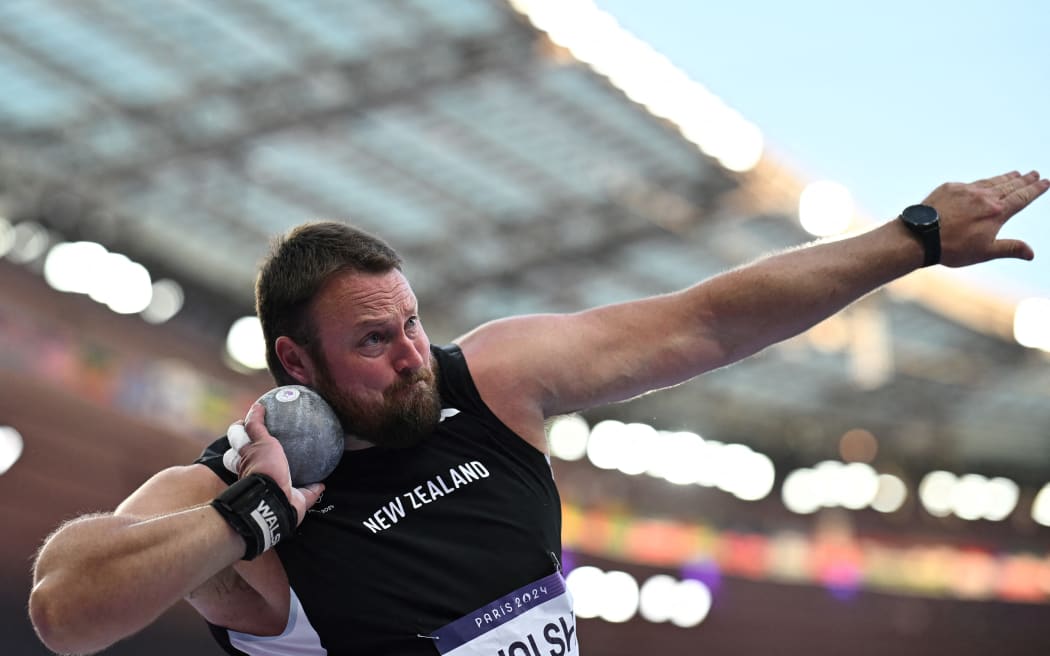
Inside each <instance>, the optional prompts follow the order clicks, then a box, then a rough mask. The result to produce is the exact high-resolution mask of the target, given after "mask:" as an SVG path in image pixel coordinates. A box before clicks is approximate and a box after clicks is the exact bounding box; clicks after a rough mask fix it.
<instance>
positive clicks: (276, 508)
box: [211, 474, 299, 560]
mask: <svg viewBox="0 0 1050 656" xmlns="http://www.w3.org/2000/svg"><path fill="white" fill-rule="evenodd" d="M211 505H212V507H213V508H215V510H217V511H218V512H219V514H220V515H222V518H223V519H225V520H226V521H227V523H229V525H230V526H231V527H233V530H235V531H237V534H238V535H240V536H241V537H242V538H244V544H245V550H244V560H252V559H253V558H255V557H256V556H258V555H259V554H261V553H263V552H264V551H266V550H268V549H269V548H270V547H273V546H274V545H276V544H277V543H278V542H280V541H281V540H287V539H290V538H291V537H292V535H293V534H294V531H295V526H296V524H298V522H299V514H298V513H297V512H296V511H295V508H294V507H292V504H291V503H289V502H288V498H287V497H285V496H284V492H282V491H281V488H280V486H279V485H277V482H276V481H274V480H273V479H272V478H270V477H269V476H267V475H265V474H252V475H250V476H247V477H245V478H242V479H241V480H239V481H237V482H236V483H234V484H233V485H231V486H230V487H228V488H226V491H225V492H223V493H222V494H220V495H219V496H218V497H216V498H215V500H214V501H212V502H211Z"/></svg>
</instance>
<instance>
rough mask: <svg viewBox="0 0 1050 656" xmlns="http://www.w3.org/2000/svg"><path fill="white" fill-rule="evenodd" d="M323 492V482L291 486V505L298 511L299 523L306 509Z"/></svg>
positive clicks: (304, 515)
mask: <svg viewBox="0 0 1050 656" xmlns="http://www.w3.org/2000/svg"><path fill="white" fill-rule="evenodd" d="M322 494H324V483H312V484H310V485H307V486H305V487H295V488H292V498H291V502H292V505H293V506H295V510H296V511H297V512H298V513H299V523H300V524H301V523H302V521H303V519H305V518H306V511H308V510H310V508H311V507H313V505H314V504H315V503H317V502H318V500H320V498H321V495H322Z"/></svg>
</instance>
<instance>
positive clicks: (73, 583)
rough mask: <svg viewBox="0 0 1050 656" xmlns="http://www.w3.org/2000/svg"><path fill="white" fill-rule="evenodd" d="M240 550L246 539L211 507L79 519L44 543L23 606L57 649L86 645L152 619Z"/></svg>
mask: <svg viewBox="0 0 1050 656" xmlns="http://www.w3.org/2000/svg"><path fill="white" fill-rule="evenodd" d="M243 554H244V541H243V540H242V539H241V538H240V537H239V536H238V535H237V534H236V533H235V532H234V531H233V530H232V529H231V528H230V527H229V525H228V524H227V523H226V522H225V520H223V519H222V518H221V517H220V516H219V514H218V513H217V512H216V511H215V510H214V509H213V508H211V507H210V506H208V505H204V506H199V507H195V508H191V509H188V510H184V511H180V512H176V513H172V514H169V515H163V516H160V517H156V518H153V519H147V520H138V519H136V518H132V517H128V516H121V515H101V516H96V517H89V518H85V519H81V520H77V521H74V522H71V523H70V524H67V525H66V526H64V527H63V528H61V529H60V530H59V531H58V532H56V533H55V534H54V535H53V536H52V537H51V538H49V540H48V541H47V543H46V544H45V545H44V547H43V548H42V550H41V552H40V554H39V556H38V559H37V563H36V567H35V570H34V587H33V591H32V594H31V596H30V603H29V610H30V615H31V617H32V620H33V624H34V626H36V628H37V632H38V633H39V634H40V637H41V639H42V640H43V641H44V643H45V644H46V645H47V646H48V647H49V648H51V649H53V650H55V651H58V652H77V653H83V652H92V651H97V650H100V649H103V648H105V647H106V646H108V645H110V644H112V643H114V642H116V641H117V640H120V639H122V638H124V637H127V636H129V635H131V634H133V633H135V632H137V631H139V630H141V629H143V628H145V627H146V626H147V625H148V624H150V623H151V622H153V621H154V620H155V619H156V618H157V617H159V616H160V615H161V614H162V613H163V612H164V611H166V610H167V609H169V608H170V607H171V606H172V605H174V604H175V603H176V602H177V601H178V600H179V599H181V598H182V597H184V596H186V595H187V594H189V592H191V591H192V590H194V589H196V588H197V587H199V586H200V585H201V584H203V583H204V582H205V581H207V580H208V579H209V578H211V577H212V576H214V575H215V574H216V573H218V572H219V571H221V570H222V569H224V568H225V567H228V566H229V565H230V564H232V563H234V562H236V561H237V560H238V559H239V558H240V557H241V556H242V555H243Z"/></svg>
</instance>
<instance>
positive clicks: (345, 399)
mask: <svg viewBox="0 0 1050 656" xmlns="http://www.w3.org/2000/svg"><path fill="white" fill-rule="evenodd" d="M317 362H318V363H319V366H318V380H317V381H316V383H315V387H316V389H317V392H318V393H319V394H320V395H321V396H322V397H324V398H325V400H327V401H328V404H329V405H330V406H332V409H333V410H334V411H335V414H336V416H337V417H339V421H340V423H341V424H342V426H343V430H344V431H345V432H346V433H347V434H349V435H353V436H355V437H358V438H360V439H362V440H365V441H368V442H371V443H372V444H374V445H376V446H380V447H386V448H392V449H403V448H407V447H411V446H415V445H417V444H419V443H420V442H422V441H423V440H424V439H426V438H427V437H428V436H429V435H430V434H431V433H432V432H433V430H434V428H435V427H436V426H437V425H438V422H439V421H440V420H441V396H440V394H439V393H438V387H437V375H436V374H435V371H436V367H435V362H434V360H433V358H431V363H430V368H429V369H420V370H419V371H416V372H413V373H412V374H409V375H405V376H402V377H401V378H399V379H398V380H397V381H395V382H394V384H393V385H391V386H390V387H388V388H386V389H385V390H383V400H382V401H381V402H380V403H378V404H376V403H371V402H362V401H361V400H360V399H356V398H354V397H352V396H351V395H349V394H347V393H346V392H345V391H343V390H342V389H340V388H339V387H338V386H337V385H336V384H335V383H334V382H333V380H332V376H331V372H330V371H329V370H328V364H327V363H326V362H325V361H324V358H319V359H318V360H317Z"/></svg>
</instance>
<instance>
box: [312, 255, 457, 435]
mask: <svg viewBox="0 0 1050 656" xmlns="http://www.w3.org/2000/svg"><path fill="white" fill-rule="evenodd" d="M312 312H313V315H314V321H315V323H316V326H317V334H318V342H319V343H317V344H311V348H310V352H311V358H312V360H313V362H314V365H315V366H314V372H313V373H314V375H313V381H312V384H313V387H314V388H316V389H317V391H318V392H319V393H320V394H321V395H322V396H324V397H325V399H327V400H328V402H329V404H330V405H331V406H332V408H333V409H334V410H335V412H336V414H337V415H338V416H339V419H340V420H341V421H342V423H343V427H344V428H345V429H346V431H347V432H348V433H349V434H351V435H353V436H355V437H358V438H360V439H363V440H366V441H368V442H371V443H372V444H375V445H377V446H386V447H407V446H412V445H414V444H417V443H419V442H420V441H421V440H422V439H423V438H425V437H426V436H427V435H429V434H430V432H431V431H432V430H433V429H434V427H435V426H436V425H437V423H438V421H439V419H440V416H441V400H440V397H439V395H438V391H437V382H436V376H435V368H434V363H433V360H432V356H431V354H430V340H429V339H428V338H427V335H426V333H425V332H424V331H423V326H422V324H421V323H420V321H419V317H418V310H417V307H416V298H415V295H414V294H413V293H412V289H411V287H409V285H408V281H407V280H406V279H405V277H404V275H402V274H401V272H400V271H397V270H394V271H391V272H389V273H384V274H365V273H356V272H348V273H344V274H339V275H337V276H335V277H334V278H333V279H332V280H329V281H328V283H327V284H326V285H325V286H324V287H323V288H322V289H321V292H320V294H319V295H318V298H317V300H316V302H315V304H314V306H313V308H312Z"/></svg>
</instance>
